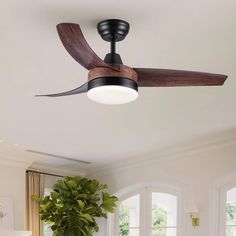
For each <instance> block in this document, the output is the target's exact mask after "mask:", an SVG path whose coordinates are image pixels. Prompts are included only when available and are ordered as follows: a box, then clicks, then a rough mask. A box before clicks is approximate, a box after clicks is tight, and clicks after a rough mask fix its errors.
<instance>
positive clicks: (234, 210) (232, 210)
mask: <svg viewBox="0 0 236 236" xmlns="http://www.w3.org/2000/svg"><path fill="white" fill-rule="evenodd" d="M226 236H236V188H232V189H230V190H228V191H227V201H226Z"/></svg>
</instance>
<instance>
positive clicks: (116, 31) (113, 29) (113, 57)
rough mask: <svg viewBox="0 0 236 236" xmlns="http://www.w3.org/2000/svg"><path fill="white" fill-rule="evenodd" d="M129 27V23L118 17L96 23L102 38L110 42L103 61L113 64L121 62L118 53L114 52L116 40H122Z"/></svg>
mask: <svg viewBox="0 0 236 236" xmlns="http://www.w3.org/2000/svg"><path fill="white" fill-rule="evenodd" d="M129 29H130V25H129V23H128V22H126V21H124V20H119V19H109V20H103V21H100V22H99V23H98V24H97V30H98V33H99V34H100V35H101V37H102V39H103V40H105V41H107V42H110V44H111V51H110V53H108V54H107V55H106V56H105V59H104V62H106V63H107V64H113V65H114V64H123V62H122V60H121V57H120V55H119V54H117V53H116V42H119V41H122V40H124V39H125V37H126V36H127V34H128V33H129Z"/></svg>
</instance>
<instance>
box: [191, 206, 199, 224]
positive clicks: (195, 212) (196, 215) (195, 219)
mask: <svg viewBox="0 0 236 236" xmlns="http://www.w3.org/2000/svg"><path fill="white" fill-rule="evenodd" d="M189 215H190V218H191V220H192V226H193V227H198V226H200V219H199V211H198V209H197V207H196V206H194V207H193V208H192V209H191V211H190V212H189Z"/></svg>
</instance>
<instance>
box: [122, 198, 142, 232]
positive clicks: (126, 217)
mask: <svg viewBox="0 0 236 236" xmlns="http://www.w3.org/2000/svg"><path fill="white" fill-rule="evenodd" d="M139 202H140V197H139V195H135V196H133V197H130V198H128V199H126V200H124V201H122V202H121V204H120V208H119V235H120V236H138V235H139V229H138V228H139V205H140V204H139ZM134 228H135V229H134Z"/></svg>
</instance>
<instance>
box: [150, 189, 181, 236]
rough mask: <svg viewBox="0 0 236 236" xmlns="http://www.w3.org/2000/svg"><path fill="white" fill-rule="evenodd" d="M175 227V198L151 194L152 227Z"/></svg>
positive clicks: (161, 194)
mask: <svg viewBox="0 0 236 236" xmlns="http://www.w3.org/2000/svg"><path fill="white" fill-rule="evenodd" d="M176 225H177V197H176V196H173V195H170V194H166V193H152V227H153V228H160V227H166V226H172V227H173V226H174V227H175V226H176ZM164 235H165V234H164ZM161 236H162V235H161Z"/></svg>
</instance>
